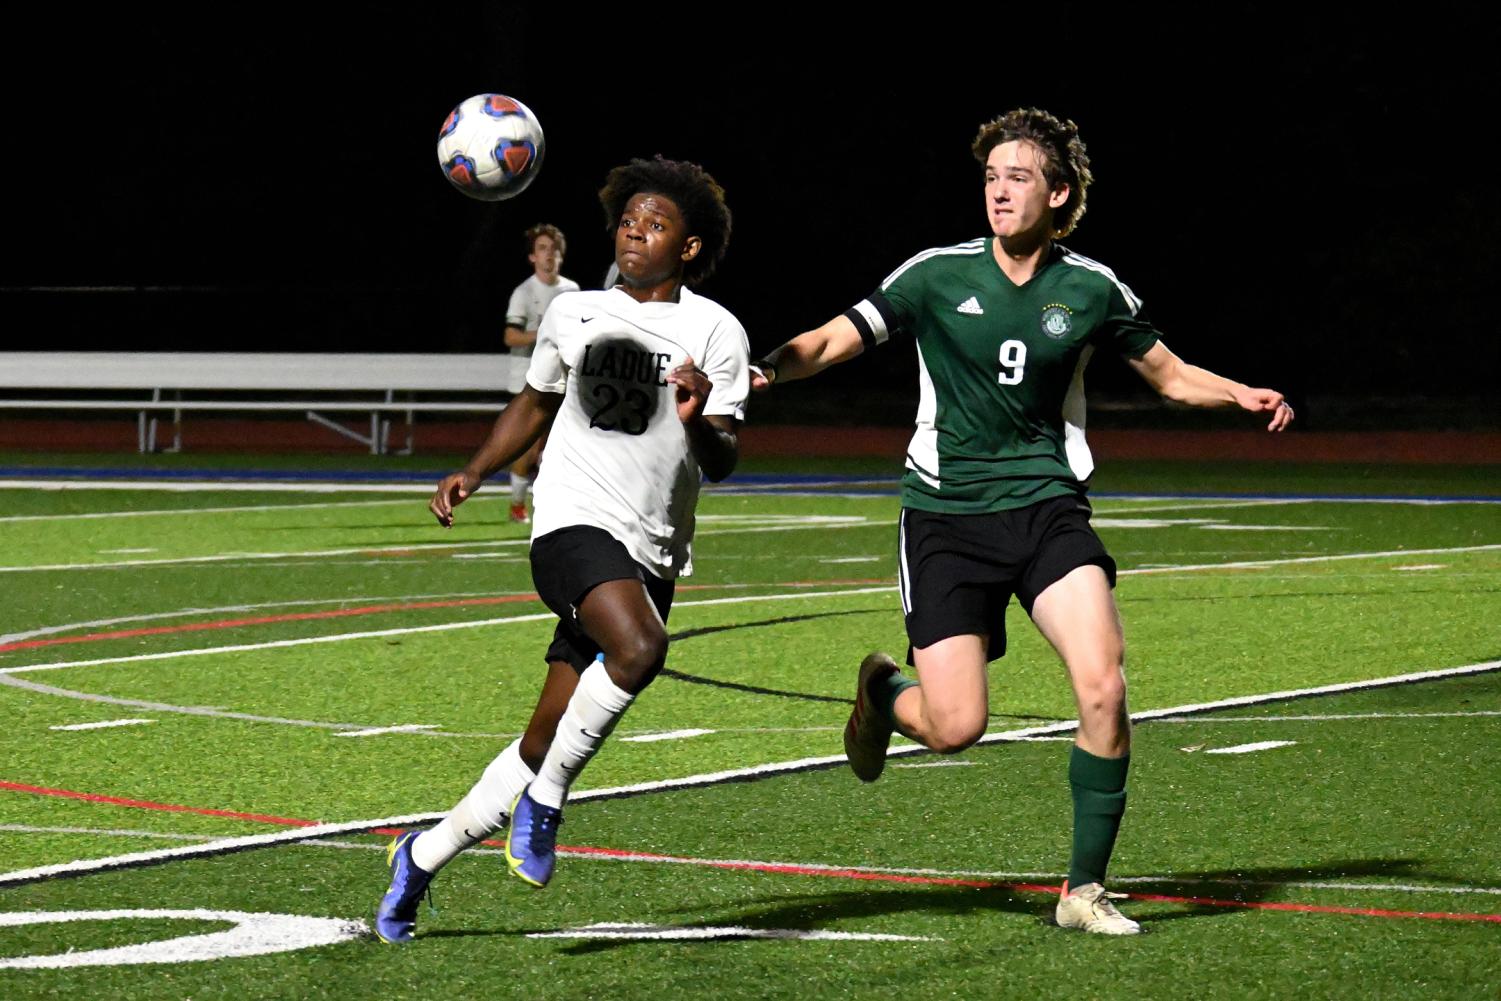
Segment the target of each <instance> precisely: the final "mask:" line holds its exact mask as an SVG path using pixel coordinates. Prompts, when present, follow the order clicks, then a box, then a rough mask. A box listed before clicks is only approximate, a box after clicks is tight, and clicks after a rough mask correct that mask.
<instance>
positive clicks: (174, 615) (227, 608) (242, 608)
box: [0, 591, 531, 646]
mask: <svg viewBox="0 0 1501 1001" xmlns="http://www.w3.org/2000/svg"><path fill="white" fill-rule="evenodd" d="M530 593H531V592H530V591H448V592H444V593H442V594H396V595H375V596H363V597H360V596H356V597H348V598H299V599H298V600H296V601H263V602H259V603H256V604H242V605H216V606H214V607H211V608H179V609H177V610H176V611H173V612H150V613H147V614H145V615H118V616H115V617H113V618H108V619H89V620H87V621H84V622H67V623H63V624H62V625H58V626H42V627H40V628H37V629H29V630H27V631H25V632H20V633H3V634H0V646H5V645H6V644H8V643H17V642H20V641H22V640H29V639H35V638H37V637H38V636H51V635H54V634H56V633H66V632H72V631H73V630H74V629H100V628H103V627H104V626H118V625H123V624H125V623H127V622H157V621H160V620H162V619H180V618H185V617H187V616H190V615H223V614H226V613H229V612H258V611H262V610H264V609H267V608H301V607H304V606H307V605H342V604H346V603H347V604H351V605H365V604H389V603H391V602H398V601H406V602H410V601H446V600H449V599H454V598H504V597H510V596H512V595H517V594H530Z"/></svg>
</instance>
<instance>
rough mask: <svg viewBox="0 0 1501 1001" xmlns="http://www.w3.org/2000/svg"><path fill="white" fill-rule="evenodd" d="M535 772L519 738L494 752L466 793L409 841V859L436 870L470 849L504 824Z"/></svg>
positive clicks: (420, 865) (431, 870)
mask: <svg viewBox="0 0 1501 1001" xmlns="http://www.w3.org/2000/svg"><path fill="white" fill-rule="evenodd" d="M534 778H536V773H535V772H533V771H532V770H531V769H530V768H528V767H526V762H525V761H522V760H521V741H520V740H513V741H511V744H510V746H509V747H507V748H506V749H505V750H504V751H501V752H500V754H498V755H496V757H495V760H494V761H492V762H490V764H489V766H488V767H487V768H486V769H485V773H484V774H483V775H481V776H480V779H479V781H478V782H476V783H475V784H474V788H473V789H470V790H469V795H467V796H465V797H464V798H463V799H461V800H459V805H458V806H456V807H454V808H453V809H452V810H450V811H448V816H446V817H444V818H443V819H442V820H440V821H439V822H438V824H437V826H435V827H432V828H429V829H428V830H426V831H423V832H422V833H421V834H419V835H417V838H416V840H414V841H413V842H412V861H413V862H415V863H417V868H419V869H423V870H425V871H427V872H437V871H438V870H439V869H441V868H443V867H444V866H445V865H447V864H448V863H450V862H452V861H453V859H454V856H456V855H458V853H459V852H461V851H463V850H464V849H466V848H473V847H474V846H475V845H477V844H479V843H480V842H481V841H483V840H485V838H487V837H489V836H490V835H492V834H494V833H495V832H496V831H498V830H500V829H501V828H502V827H504V826H505V822H506V818H507V817H508V816H510V813H511V804H512V803H514V802H515V801H516V797H517V796H520V795H521V790H523V789H525V788H526V786H527V783H529V782H531V781H532V779H534Z"/></svg>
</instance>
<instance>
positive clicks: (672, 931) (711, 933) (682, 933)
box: [526, 921, 943, 942]
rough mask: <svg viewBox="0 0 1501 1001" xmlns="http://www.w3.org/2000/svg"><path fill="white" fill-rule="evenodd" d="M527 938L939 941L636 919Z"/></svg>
mask: <svg viewBox="0 0 1501 1001" xmlns="http://www.w3.org/2000/svg"><path fill="white" fill-rule="evenodd" d="M526 937H527V938H567V939H579V938H583V939H616V940H653V941H668V942H696V941H702V940H706V939H726V938H728V939H745V938H756V939H762V938H766V939H779V940H789V941H810V942H941V941H943V940H942V939H937V938H930V937H927V936H924V935H890V934H886V933H877V932H852V931H827V930H825V929H821V928H815V929H811V930H810V929H803V928H746V927H743V926H740V925H724V926H716V925H707V926H706V925H652V924H642V923H640V922H637V921H626V922H613V921H605V922H601V923H598V924H592V925H584V926H582V927H580V928H568V929H564V930H562V931H534V932H530V933H528V934H527V936H526Z"/></svg>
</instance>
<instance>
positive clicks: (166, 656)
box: [0, 584, 894, 675]
mask: <svg viewBox="0 0 1501 1001" xmlns="http://www.w3.org/2000/svg"><path fill="white" fill-rule="evenodd" d="M892 590H894V588H893V587H891V586H889V585H885V584H883V585H881V586H880V587H858V588H850V589H849V590H847V591H792V592H787V593H783V594H745V595H738V596H736V597H731V598H705V599H700V600H695V601H678V602H674V603H673V607H674V608H692V607H695V606H700V605H739V604H747V603H752V602H763V601H800V600H803V599H806V598H837V597H839V596H841V595H847V594H883V593H886V592H888V591H892ZM556 618H557V616H555V615H553V613H551V612H542V613H538V614H534V615H508V616H504V617H502V618H496V619H474V620H471V621H467V622H440V623H437V624H435V625H430V626H402V627H400V628H396V629H371V630H365V631H362V632H356V633H335V634H332V635H328V636H304V637H300V638H298V639H291V640H268V641H266V642H263V643H236V644H232V645H230V646H218V647H196V648H194V649H192V650H169V651H166V652H163V653H142V654H134V655H132V656H129V657H99V658H96V659H93V660H71V661H59V662H56V663H50V664H27V665H23V666H20V667H5V668H0V675H3V674H22V673H25V672H28V671H56V670H61V669H62V668H66V667H96V666H98V665H100V664H131V663H137V662H140V661H149V660H175V659H177V658H179V657H204V656H212V655H214V654H221V653H244V652H247V651H250V650H273V649H280V648H284V647H294V646H307V645H308V644H312V643H339V642H342V641H344V640H359V639H378V638H380V637H384V636H409V635H412V634H415V633H436V632H448V631H450V630H454V629H480V628H484V627H485V626H500V625H507V624H510V623H515V622H541V621H543V620H552V619H556Z"/></svg>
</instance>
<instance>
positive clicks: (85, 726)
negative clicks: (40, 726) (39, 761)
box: [47, 719, 156, 730]
mask: <svg viewBox="0 0 1501 1001" xmlns="http://www.w3.org/2000/svg"><path fill="white" fill-rule="evenodd" d="M155 722H156V720H154V719H107V720H103V721H101V722H98V723H70V724H68V725H67V726H49V727H48V728H47V729H49V730H107V729H109V728H110V727H115V726H135V725H136V724H138V723H155Z"/></svg>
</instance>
